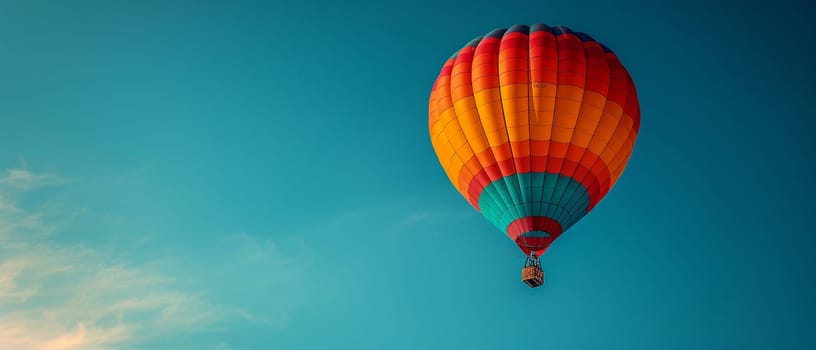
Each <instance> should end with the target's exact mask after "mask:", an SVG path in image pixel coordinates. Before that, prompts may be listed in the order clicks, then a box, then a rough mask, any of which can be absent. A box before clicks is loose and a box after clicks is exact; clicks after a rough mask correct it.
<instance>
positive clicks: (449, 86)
mask: <svg viewBox="0 0 816 350" xmlns="http://www.w3.org/2000/svg"><path fill="white" fill-rule="evenodd" d="M460 51H461V49H460ZM474 51H475V48H474ZM460 57H461V56H458V55H457V57H456V58H455V59H454V63H453V65H452V66H451V78H450V82H449V83H448V89H449V91H448V96H449V98H450V99H451V108H453V110H454V111H453V114H454V118H453V120H451V123H452V122H454V121H455V122H456V126H457V127H458V128H459V131H460V132H462V135H464V136H465V144H467V146H468V148H470V151H471V153H473V157H476V152H474V151H473V147H471V145H470V142H469V140H468V138H467V135H465V131H464V129H462V124H461V123H459V114H458V113H456V107H455V106H456V104H455V103H456V101H454V100H453V67H454V66H456V62H457V61H458V60H459V58H460ZM470 64H471V67H470V68H469V70H470V72H471V86H472V82H473V79H472V77H473V74H472V67H473V60H472V59H471V62H470ZM471 90H472V89H471ZM474 104H475V103H474ZM476 114H477V116H478V111H477V112H476ZM448 142H450V140H448ZM453 150H454V156H456V157H457V158H459V160H461V161H462V167H466V166H467V161H466V160H464V159H463V158H462V156H461V155H460V154H459V150H458V149H456V148H453ZM476 159H477V161H478V157H477V158H476ZM479 166H480V168H482V169H483V167H484V166H483V165H482V164H481V162H480V164H479ZM482 169H479V170H482ZM468 170H469V171H470V169H468ZM460 171H461V170H460ZM477 173H478V172H477ZM476 175H477V174H474V179H476V181H478V182H479V183H480V184H481V183H482V181H481V180H480V179H478V178H477V177H476ZM471 181H472V180H471ZM489 185H490V183H489V182H488V183H484V188H487V186H489ZM462 192H465V193H466V196H469V194H467V189H463V190H462ZM484 192H485V191H484V190H482V193H480V196H482V195H485V193H484ZM487 196H488V197H489V198H490V199H493V200H494V202H495V200H496V198H495V197H494V196H493V195H491V194H490V193H487ZM474 199H475V198H474ZM499 200H501V198H499ZM475 202H476V206H477V207H479V211H480V212H481V211H482V210H481V206H479V201H478V200H476V201H475Z"/></svg>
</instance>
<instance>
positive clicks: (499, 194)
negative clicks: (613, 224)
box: [479, 172, 589, 232]
mask: <svg viewBox="0 0 816 350" xmlns="http://www.w3.org/2000/svg"><path fill="white" fill-rule="evenodd" d="M483 191H484V192H486V193H489V194H490V195H484V194H485V193H482V195H480V196H479V208H480V209H481V212H482V216H484V217H485V218H486V219H487V220H488V221H490V223H492V224H493V225H494V226H496V227H497V228H498V229H499V230H501V231H502V232H505V230H506V229H507V226H508V225H510V223H511V222H513V221H515V220H518V219H521V218H523V217H527V216H547V217H550V218H552V219H554V220H556V221H558V223H559V224H561V227H562V228H563V230H564V231H566V230H567V228H569V227H570V226H572V225H574V224H575V223H576V222H577V221H578V220H579V219H580V218H582V217H583V216H584V215H586V213H587V208H588V207H589V192H588V191H587V190H586V188H584V186H583V185H582V184H581V183H580V182H578V181H575V180H573V179H572V178H571V177H569V176H564V175H561V174H553V173H537V172H536V173H523V174H514V175H509V176H505V177H503V178H501V179H497V180H496V181H493V182H492V183H490V185H488V186H487V187H485V188H484V190H483ZM522 191H524V192H526V193H524V192H522ZM530 194H532V195H530Z"/></svg>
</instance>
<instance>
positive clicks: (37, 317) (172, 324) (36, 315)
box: [0, 169, 283, 350]
mask: <svg viewBox="0 0 816 350" xmlns="http://www.w3.org/2000/svg"><path fill="white" fill-rule="evenodd" d="M63 183H64V181H63V180H61V179H59V178H58V177H56V176H53V175H43V174H35V173H31V172H29V171H27V170H22V169H13V170H9V171H8V172H7V173H6V175H5V176H3V177H0V349H15V350H57V349H61V350H78V349H82V350H86V349H91V350H105V349H115V348H120V347H122V346H128V344H130V345H133V344H138V343H140V342H145V341H155V340H156V339H160V338H161V337H164V336H168V335H172V334H174V333H189V332H201V331H214V330H218V327H219V325H218V324H219V322H220V321H222V320H224V319H228V318H231V319H241V320H246V321H250V322H261V323H264V322H268V321H267V320H265V319H264V318H262V317H257V316H255V315H253V314H251V313H249V312H246V311H244V310H240V309H235V308H230V307H224V306H219V305H215V304H212V303H211V302H209V301H208V300H207V299H206V297H205V296H204V295H201V294H198V293H191V292H188V291H185V290H182V289H181V288H180V287H179V286H178V285H177V284H176V281H175V280H174V279H173V278H171V277H169V276H167V275H165V274H163V273H160V272H157V271H155V270H153V269H150V268H146V267H143V266H138V265H134V264H128V263H126V262H122V261H119V260H118V259H116V258H115V257H113V256H111V255H110V254H106V253H105V252H104V251H100V250H95V249H93V248H89V247H85V246H82V245H65V244H59V243H56V242H55V241H54V240H50V239H48V235H49V233H50V232H52V231H54V230H57V229H58V227H54V225H51V224H49V223H47V222H45V220H44V219H43V217H44V215H43V213H41V212H38V211H37V210H34V209H28V208H27V207H24V206H20V205H19V204H18V199H19V197H20V196H21V195H22V194H24V193H25V192H26V191H30V190H33V189H37V188H41V187H43V186H51V185H59V184H63ZM245 239H248V238H245ZM264 244H265V245H262V246H259V247H257V249H255V251H253V252H251V253H252V254H251V256H252V257H254V259H260V260H261V261H262V262H264V263H274V262H275V261H277V259H283V255H282V254H280V255H272V254H269V253H270V252H274V248H275V246H274V243H272V242H268V243H264ZM247 247H249V248H247V249H250V248H251V247H252V246H251V245H247ZM224 344H225V345H224V346H227V347H226V348H227V349H228V348H229V347H228V345H226V343H224ZM221 348H223V347H221Z"/></svg>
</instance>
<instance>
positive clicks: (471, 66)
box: [450, 40, 512, 229]
mask: <svg viewBox="0 0 816 350" xmlns="http://www.w3.org/2000/svg"><path fill="white" fill-rule="evenodd" d="M482 42H483V41H481V40H480V41H479V43H478V44H477V45H476V48H475V49H474V52H473V54H474V56H473V58H474V59H475V58H476V49H477V48H478V47H479V45H481V44H482ZM497 59H498V57H497ZM454 62H455V61H454ZM470 79H471V85H470V86H471V93H472V94H473V96H474V102H473V104H474V107H476V108H475V112H476V120H478V121H479V126H480V128H479V130H481V131H482V135H483V136H484V138H485V142H487V146H488V147H487V150H489V151H490V152H489V153H490V156H491V157H492V158H493V162H494V163H496V166H497V167H498V163H499V162H498V161H497V160H496V155H495V154H493V150H492V147H490V142H489V141H488V138H487V133H486V132H485V130H484V124H483V123H482V116H481V114H479V109H478V105H477V104H476V101H475V96H476V92H475V91H473V59H471V61H470ZM450 88H451V93H452V92H453V91H452V89H453V85H451V86H450ZM457 120H458V118H457ZM471 151H473V149H472V148H471ZM473 156H474V157H476V160H477V161H478V162H479V166H480V167H481V168H482V170H484V169H485V165H484V164H482V163H481V160H479V157H478V156H477V155H476V152H473ZM474 176H475V174H474ZM502 177H503V176H502ZM488 179H489V177H488ZM498 181H499V180H498V179H497V180H496V181H494V182H498ZM491 183H492V182H489V183H487V184H485V186H484V188H482V192H481V193H480V194H479V198H481V196H483V195H485V193H486V192H487V191H486V190H487V188H488V187H489V186H490V184H491ZM487 195H488V196H489V198H490V199H492V200H493V202H494V203H496V204H498V203H501V204H504V205H505V207H509V206H510V205H511V204H512V203H509V202H507V201H505V199H504V198H503V197H501V195H499V196H498V198H496V197H494V196H492V195H491V194H490V193H489V192H487ZM476 203H477V205H478V203H479V200H478V199H477V201H476ZM482 213H483V214H484V212H482ZM483 216H484V215H483ZM486 218H487V217H486ZM487 219H488V220H489V221H491V222H492V220H491V219H490V218H487ZM499 229H501V228H499Z"/></svg>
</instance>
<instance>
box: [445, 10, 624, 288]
mask: <svg viewBox="0 0 816 350" xmlns="http://www.w3.org/2000/svg"><path fill="white" fill-rule="evenodd" d="M639 127H640V106H639V105H638V99H637V92H636V91H635V85H634V83H633V82H632V78H631V77H630V76H629V73H628V72H627V71H626V69H625V68H624V67H623V65H622V64H621V62H620V61H619V60H618V57H617V56H616V55H615V54H614V53H613V52H612V51H611V50H610V49H609V48H608V47H606V46H605V45H603V44H601V43H600V42H598V41H596V40H594V39H593V38H592V37H590V36H589V35H587V34H584V33H580V32H574V31H572V30H570V29H569V28H567V27H564V26H555V27H550V26H548V25H545V24H536V25H533V26H532V27H528V26H526V25H516V26H513V27H511V28H509V29H497V30H494V31H492V32H490V33H488V34H487V35H485V36H483V37H478V38H476V39H473V40H472V41H470V42H469V43H468V44H467V45H465V47H463V48H462V49H460V50H459V51H457V52H456V53H455V54H454V55H453V56H452V57H451V58H449V59H448V60H447V61H446V62H445V64H444V66H443V67H442V70H441V72H440V73H439V76H438V77H437V79H436V81H435V83H434V85H433V88H432V91H431V96H430V102H429V131H430V137H431V143H432V144H433V149H434V151H435V153H436V155H437V158H438V159H439V162H440V163H441V165H442V168H443V169H444V170H445V173H446V174H447V176H448V179H449V180H450V182H451V183H452V184H453V186H454V187H455V188H456V189H457V190H458V191H459V193H460V194H461V195H462V196H463V197H464V198H465V199H467V201H468V202H469V203H470V204H471V205H472V206H473V207H474V208H475V209H476V210H477V211H479V212H480V213H481V214H482V216H484V217H485V218H486V219H487V220H488V221H489V222H491V223H492V224H493V225H494V226H496V228H498V229H499V230H501V231H502V232H504V233H505V234H507V236H508V237H509V238H510V239H511V240H513V241H514V242H515V243H516V245H518V247H519V248H520V249H521V251H522V252H524V254H525V255H526V261H525V264H524V267H523V269H522V280H523V281H524V282H525V283H526V284H527V285H529V286H530V287H537V286H540V285H542V284H543V271H542V270H541V264H540V261H539V257H540V256H541V254H543V253H544V252H545V251H546V250H547V248H548V247H549V246H550V244H552V243H553V241H554V240H555V239H556V238H558V237H559V236H561V234H563V233H564V232H565V231H566V230H568V229H569V228H570V227H571V226H573V225H574V224H575V223H576V222H578V220H580V219H581V218H583V217H584V216H585V215H586V214H587V213H589V212H590V211H591V210H592V208H594V207H595V206H596V205H597V204H598V202H599V201H600V200H601V199H602V198H603V197H604V196H605V195H606V194H607V193H608V192H609V190H610V189H611V188H612V186H613V185H614V184H615V182H616V181H617V180H618V178H619V177H620V175H621V173H622V172H623V169H624V168H625V167H626V164H627V162H628V160H629V157H630V155H631V154H632V149H633V147H634V144H635V139H636V137H637V133H638V129H639Z"/></svg>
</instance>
